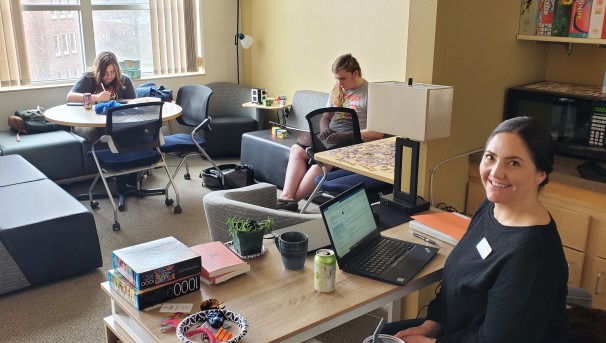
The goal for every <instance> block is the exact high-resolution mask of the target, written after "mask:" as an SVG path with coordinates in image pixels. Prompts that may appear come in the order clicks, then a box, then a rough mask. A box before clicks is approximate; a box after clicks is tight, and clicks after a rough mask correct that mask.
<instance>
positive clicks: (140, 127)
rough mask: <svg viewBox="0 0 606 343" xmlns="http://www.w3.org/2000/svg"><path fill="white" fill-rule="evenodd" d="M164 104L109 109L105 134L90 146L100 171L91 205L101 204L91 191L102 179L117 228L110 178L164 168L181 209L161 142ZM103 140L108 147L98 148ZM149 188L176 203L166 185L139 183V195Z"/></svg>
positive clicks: (90, 196) (116, 209) (92, 206)
mask: <svg viewBox="0 0 606 343" xmlns="http://www.w3.org/2000/svg"><path fill="white" fill-rule="evenodd" d="M162 104H163V103H162V102H147V103H140V104H131V105H124V106H120V107H115V108H110V109H109V110H108V111H107V114H106V116H107V117H106V126H105V135H103V136H101V138H99V139H98V140H97V141H96V142H95V143H93V145H92V147H91V151H90V153H89V154H90V155H91V156H92V157H93V159H94V160H95V164H96V165H97V169H98V171H99V172H98V174H97V175H96V176H95V180H94V181H93V183H92V184H91V186H90V189H89V200H90V206H91V208H93V209H94V208H97V207H99V202H97V201H94V200H93V196H92V191H93V188H94V187H95V185H96V184H97V181H98V180H99V179H101V180H102V181H103V185H104V186H105V190H106V192H107V195H108V197H109V199H110V201H111V203H112V207H113V208H114V224H113V225H112V229H113V230H114V231H118V230H120V223H119V222H118V208H117V207H116V203H115V202H114V199H113V196H112V192H111V190H110V189H109V186H108V184H107V179H108V178H110V177H119V176H122V175H126V174H131V173H140V172H142V171H146V170H151V169H154V168H159V167H162V168H164V170H165V171H166V175H168V178H169V180H170V181H169V184H171V185H172V186H173V190H174V191H175V196H176V199H177V205H176V206H175V208H174V209H173V211H174V212H175V213H177V214H179V213H181V212H182V209H181V205H180V201H179V192H178V190H177V187H176V185H175V182H174V180H173V178H172V175H171V174H170V172H169V170H168V167H167V165H166V161H165V160H164V157H163V156H162V154H161V152H160V145H161V144H162V141H163V137H162V132H161V131H160V128H161V127H162ZM102 143H105V144H107V146H108V147H109V149H100V150H98V149H97V148H100V146H99V144H102ZM167 188H168V187H167ZM148 191H149V194H164V195H165V201H164V202H165V204H166V206H171V205H173V203H174V201H173V199H169V198H168V192H167V189H166V188H165V189H160V190H143V189H141V183H140V182H138V185H137V192H138V196H143V195H145V194H146V193H147V192H148Z"/></svg>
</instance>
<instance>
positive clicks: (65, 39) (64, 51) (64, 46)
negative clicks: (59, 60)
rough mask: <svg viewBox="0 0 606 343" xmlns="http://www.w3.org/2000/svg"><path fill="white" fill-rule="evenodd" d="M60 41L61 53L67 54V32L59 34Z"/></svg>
mask: <svg viewBox="0 0 606 343" xmlns="http://www.w3.org/2000/svg"><path fill="white" fill-rule="evenodd" d="M61 38H63V39H61V43H62V47H63V54H64V55H67V54H69V44H68V42H67V33H62V34H61Z"/></svg>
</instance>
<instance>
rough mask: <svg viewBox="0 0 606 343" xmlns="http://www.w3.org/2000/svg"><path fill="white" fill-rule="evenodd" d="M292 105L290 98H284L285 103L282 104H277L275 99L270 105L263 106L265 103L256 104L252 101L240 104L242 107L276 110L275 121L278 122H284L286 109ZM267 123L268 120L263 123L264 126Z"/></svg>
mask: <svg viewBox="0 0 606 343" xmlns="http://www.w3.org/2000/svg"><path fill="white" fill-rule="evenodd" d="M291 105H292V101H290V100H286V104H285V105H284V106H281V105H280V104H278V103H277V102H276V101H274V102H272V104H271V105H269V106H265V105H261V104H257V103H254V102H250V101H249V102H245V103H243V104H242V107H254V108H256V109H257V110H276V121H277V122H278V123H280V124H286V111H287V110H288V109H290V106H291ZM268 123H269V121H266V122H265V123H263V124H264V127H265V126H266V125H267V124H268Z"/></svg>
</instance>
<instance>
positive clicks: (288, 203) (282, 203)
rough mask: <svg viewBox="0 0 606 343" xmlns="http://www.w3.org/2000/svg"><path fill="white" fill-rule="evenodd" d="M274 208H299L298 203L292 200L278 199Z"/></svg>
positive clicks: (294, 209) (294, 210) (296, 209)
mask: <svg viewBox="0 0 606 343" xmlns="http://www.w3.org/2000/svg"><path fill="white" fill-rule="evenodd" d="M276 209H278V210H286V211H291V212H297V211H298V210H299V203H298V202H296V201H294V200H282V199H278V204H277V205H276Z"/></svg>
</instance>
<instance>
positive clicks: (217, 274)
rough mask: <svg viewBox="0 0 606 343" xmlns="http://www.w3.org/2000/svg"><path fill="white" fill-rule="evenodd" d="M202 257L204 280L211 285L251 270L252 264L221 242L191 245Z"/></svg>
mask: <svg viewBox="0 0 606 343" xmlns="http://www.w3.org/2000/svg"><path fill="white" fill-rule="evenodd" d="M191 249H192V250H193V251H195V252H197V253H198V254H199V255H200V257H201V258H202V272H201V273H200V276H201V279H202V282H204V283H206V284H208V285H211V284H216V283H221V282H223V281H226V280H229V279H231V278H233V277H234V276H237V275H240V274H244V273H246V272H247V271H249V270H250V265H249V264H248V263H246V262H244V261H243V260H242V259H241V258H239V257H238V256H236V254H234V253H233V251H231V250H230V249H229V248H228V247H226V246H225V245H224V244H223V243H221V242H209V243H203V244H198V245H196V246H193V247H191Z"/></svg>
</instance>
